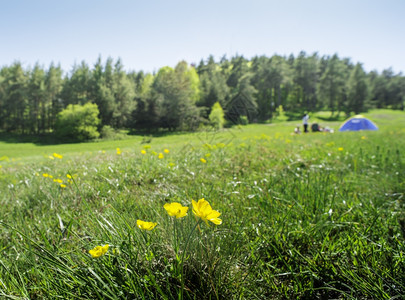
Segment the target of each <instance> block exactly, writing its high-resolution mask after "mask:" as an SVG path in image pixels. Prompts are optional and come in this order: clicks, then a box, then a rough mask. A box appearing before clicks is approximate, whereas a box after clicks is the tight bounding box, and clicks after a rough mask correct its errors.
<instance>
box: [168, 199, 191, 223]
mask: <svg viewBox="0 0 405 300" xmlns="http://www.w3.org/2000/svg"><path fill="white" fill-rule="evenodd" d="M163 207H164V208H165V209H166V211H167V213H168V214H169V216H171V217H176V218H177V219H179V218H183V217H185V216H186V215H187V211H188V207H187V206H182V205H181V204H180V203H178V202H172V203H166V204H165V205H164V206H163Z"/></svg>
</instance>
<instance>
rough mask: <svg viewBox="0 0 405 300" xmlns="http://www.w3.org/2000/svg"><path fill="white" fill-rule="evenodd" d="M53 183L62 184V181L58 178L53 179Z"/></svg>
mask: <svg viewBox="0 0 405 300" xmlns="http://www.w3.org/2000/svg"><path fill="white" fill-rule="evenodd" d="M53 182H57V183H62V182H63V180H62V179H59V178H55V179H54V180H53Z"/></svg>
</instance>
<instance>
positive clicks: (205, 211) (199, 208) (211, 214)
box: [191, 198, 222, 225]
mask: <svg viewBox="0 0 405 300" xmlns="http://www.w3.org/2000/svg"><path fill="white" fill-rule="evenodd" d="M191 203H192V205H193V214H194V215H196V216H197V217H199V218H201V220H203V221H204V222H205V223H207V224H208V221H210V222H212V223H214V224H216V225H220V224H222V220H221V219H219V218H218V217H219V216H220V215H221V213H219V212H218V211H216V210H213V209H212V207H211V205H210V204H209V203H208V201H206V200H205V199H204V198H202V199H200V200H198V202H195V201H194V200H192V201H191Z"/></svg>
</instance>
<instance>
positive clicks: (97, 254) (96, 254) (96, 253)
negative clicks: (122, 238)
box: [89, 244, 109, 258]
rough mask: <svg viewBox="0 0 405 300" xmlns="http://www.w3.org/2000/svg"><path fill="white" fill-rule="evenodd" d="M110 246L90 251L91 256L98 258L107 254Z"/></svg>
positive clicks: (97, 247) (98, 247)
mask: <svg viewBox="0 0 405 300" xmlns="http://www.w3.org/2000/svg"><path fill="white" fill-rule="evenodd" d="M108 247H109V245H108V244H106V245H104V246H96V247H95V248H94V249H91V250H89V253H90V255H91V256H92V257H93V258H98V257H100V256H102V255H104V254H106V253H107V251H108Z"/></svg>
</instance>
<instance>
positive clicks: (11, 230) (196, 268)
mask: <svg viewBox="0 0 405 300" xmlns="http://www.w3.org/2000/svg"><path fill="white" fill-rule="evenodd" d="M365 116H367V117H369V118H370V119H371V120H373V121H374V122H375V123H376V124H377V125H378V126H379V130H378V131H361V132H337V129H338V127H339V124H340V123H341V122H340V121H334V122H329V121H325V119H326V115H323V114H318V115H313V116H311V121H314V119H316V118H318V120H319V121H320V123H321V125H324V126H326V125H327V126H330V127H332V128H334V129H335V132H334V133H308V134H300V135H294V134H293V133H292V132H293V130H294V127H295V126H298V125H300V124H301V122H300V121H295V122H294V121H293V122H280V123H275V124H260V125H258V124H255V125H247V126H242V127H233V128H230V129H225V130H222V131H213V130H208V129H207V130H204V131H201V132H196V133H184V134H183V133H178V134H172V135H166V136H160V137H151V138H150V139H149V140H148V141H147V142H145V141H146V140H145V138H144V137H142V136H128V138H126V139H122V140H110V141H98V142H93V143H83V144H65V145H40V144H33V143H13V142H10V141H1V140H0V201H1V202H0V203H1V209H0V249H1V255H0V274H1V275H0V296H1V297H3V298H6V299H58V298H60V299H224V298H228V299H398V298H402V297H405V198H404V193H405V172H404V168H405V154H404V151H403V149H404V148H405V113H404V112H399V111H388V110H374V111H370V112H369V113H367V114H365ZM202 199H205V201H207V202H208V203H209V205H208V204H207V202H204V200H202ZM193 200H194V203H192V202H193ZM171 203H179V204H176V205H172V206H170V204H171ZM193 204H194V205H193ZM187 209H188V210H187ZM219 213H220V215H219ZM219 219H220V220H219Z"/></svg>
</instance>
